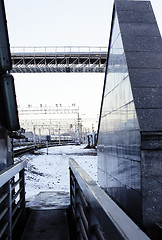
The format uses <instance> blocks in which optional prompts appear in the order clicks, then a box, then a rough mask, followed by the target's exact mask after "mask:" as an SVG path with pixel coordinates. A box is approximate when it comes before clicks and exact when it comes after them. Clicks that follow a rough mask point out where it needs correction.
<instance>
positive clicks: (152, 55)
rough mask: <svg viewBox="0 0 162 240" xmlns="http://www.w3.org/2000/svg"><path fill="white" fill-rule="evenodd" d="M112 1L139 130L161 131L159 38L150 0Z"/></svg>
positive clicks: (161, 54) (161, 41) (161, 49)
mask: <svg viewBox="0 0 162 240" xmlns="http://www.w3.org/2000/svg"><path fill="white" fill-rule="evenodd" d="M114 5H115V11H116V13H117V16H118V21H119V27H120V31H121V37H122V41H123V47H124V52H125V56H126V61H127V66H128V73H129V77H130V83H131V87H132V93H133V97H134V103H135V108H136V112H137V117H138V121H139V126H140V130H141V131H149V132H150V131H151V132H152V131H162V125H161V121H160V119H162V97H161V96H162V39H161V36H160V32H159V29H158V26H157V22H156V19H155V16H154V13H153V10H152V6H151V3H150V1H129V0H122V1H119V0H114ZM110 38H111V37H110Z"/></svg>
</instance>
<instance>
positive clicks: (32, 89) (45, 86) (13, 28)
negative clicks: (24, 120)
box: [4, 0, 162, 128]
mask: <svg viewBox="0 0 162 240" xmlns="http://www.w3.org/2000/svg"><path fill="white" fill-rule="evenodd" d="M4 2H5V8H6V16H7V23H8V32H9V41H10V46H11V47H12V46H106V47H107V46H108V40H109V32H110V24H111V17H112V7H113V0H100V1H99V0H82V1H79V0H46V1H44V0H5V1H4ZM151 2H152V5H153V9H154V11H155V15H156V18H157V20H158V24H159V27H160V29H162V17H161V13H160V10H161V9H162V1H160V0H152V1H151ZM14 79H15V87H16V94H17V103H18V105H20V106H27V105H28V104H32V105H39V104H47V105H55V104H58V103H59V104H62V105H66V106H67V105H71V104H73V103H75V104H76V105H77V106H79V108H80V115H82V116H85V117H95V119H96V120H97V119H98V115H99V110H100V105H101V97H102V90H103V82H104V74H103V73H101V74H99V73H97V74H96V73H86V74H85V73H82V74H79V73H71V74H70V73H65V74H64V73H53V74H50V73H41V74H36V73H34V74H14ZM96 120H94V121H95V125H96V128H97V121H96Z"/></svg>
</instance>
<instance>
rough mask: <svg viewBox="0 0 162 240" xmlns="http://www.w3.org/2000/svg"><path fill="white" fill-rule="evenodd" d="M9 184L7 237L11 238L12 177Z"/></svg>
mask: <svg viewBox="0 0 162 240" xmlns="http://www.w3.org/2000/svg"><path fill="white" fill-rule="evenodd" d="M8 184H9V186H8V187H9V231H10V233H9V236H10V237H9V239H10V240H12V179H11V180H10V181H9V182H8Z"/></svg>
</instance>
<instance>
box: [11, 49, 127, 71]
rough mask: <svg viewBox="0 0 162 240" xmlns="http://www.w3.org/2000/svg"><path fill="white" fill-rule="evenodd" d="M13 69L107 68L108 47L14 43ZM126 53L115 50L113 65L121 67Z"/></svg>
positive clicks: (70, 69) (112, 55)
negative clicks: (27, 45)
mask: <svg viewBox="0 0 162 240" xmlns="http://www.w3.org/2000/svg"><path fill="white" fill-rule="evenodd" d="M11 58H12V67H13V68H12V71H11V72H12V73H39V72H56V73H57V72H58V73H61V72H62V73H65V72H67V73H68V72H69V73H72V72H75V73H81V72H87V73H88V72H95V73H102V72H105V69H106V62H107V47H11ZM121 65H123V56H122V54H111V62H110V63H109V69H110V71H111V66H112V67H113V68H112V71H113V72H114V67H115V71H117V72H118V71H121V69H119V68H120V66H121Z"/></svg>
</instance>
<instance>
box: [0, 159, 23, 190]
mask: <svg viewBox="0 0 162 240" xmlns="http://www.w3.org/2000/svg"><path fill="white" fill-rule="evenodd" d="M25 167H26V161H21V162H18V163H16V164H14V165H12V166H11V167H8V168H6V169H5V170H4V171H2V172H0V187H2V186H3V185H4V184H5V183H7V182H8V181H9V180H10V179H12V178H13V177H14V176H15V175H16V174H17V173H19V172H20V171H21V170H22V169H23V168H25Z"/></svg>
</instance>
